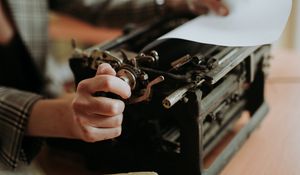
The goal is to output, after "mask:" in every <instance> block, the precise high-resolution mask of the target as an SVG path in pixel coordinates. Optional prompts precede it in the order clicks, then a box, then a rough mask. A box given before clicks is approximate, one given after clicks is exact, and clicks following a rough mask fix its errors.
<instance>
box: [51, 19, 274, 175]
mask: <svg viewBox="0 0 300 175" xmlns="http://www.w3.org/2000/svg"><path fill="white" fill-rule="evenodd" d="M162 24H164V23H156V24H155V25H151V26H150V27H149V26H148V27H145V28H142V29H140V30H138V32H133V33H130V34H128V35H126V36H124V37H121V38H118V39H116V40H114V41H112V42H110V43H108V44H106V45H102V46H95V47H97V48H99V49H102V50H119V49H123V48H125V49H128V50H131V51H134V52H139V50H141V49H142V48H143V46H145V45H146V44H147V42H149V40H150V41H152V40H153V39H155V38H157V37H158V36H159V35H161V33H157V31H160V30H157V29H161V28H164V29H166V30H163V32H162V33H165V32H167V31H168V30H169V29H171V28H172V27H173V26H172V27H171V28H168V27H167V26H165V27H164V26H162ZM149 29H151V30H149ZM151 31H156V32H154V34H151ZM148 36H150V38H149V37H148ZM145 38H146V40H145ZM95 47H93V48H95ZM174 47H176V49H174ZM211 47H214V46H211V45H204V44H197V43H190V42H187V41H178V40H170V41H166V42H164V43H160V44H159V45H157V46H155V47H154V48H152V49H155V50H157V51H158V53H159V54H160V57H161V58H162V59H161V60H160V63H159V65H157V66H158V70H160V71H165V69H166V66H165V65H167V64H168V63H169V62H170V61H172V59H174V58H178V57H179V56H182V55H184V54H187V53H188V54H192V55H193V54H196V53H198V52H199V50H204V51H205V50H207V49H208V48H211ZM269 48H270V47H269V46H260V47H249V48H232V49H237V52H236V54H235V55H233V57H234V58H236V59H233V60H229V61H228V63H227V62H226V60H225V63H224V64H221V65H219V66H218V67H216V68H214V69H213V70H215V71H208V72H207V74H206V75H205V76H204V78H205V79H206V81H207V83H206V84H204V85H203V86H201V87H199V88H195V89H193V90H189V91H188V92H187V94H186V99H188V100H187V101H183V100H182V101H179V102H178V103H177V104H175V105H174V106H173V107H172V108H170V109H165V108H164V107H163V106H162V104H161V101H162V99H163V97H164V96H165V92H168V91H169V90H170V89H176V88H177V87H178V86H179V85H181V83H177V84H176V82H172V81H171V80H168V79H167V80H166V83H165V84H162V85H158V86H156V87H155V88H154V89H153V96H152V98H151V100H150V101H148V102H142V103H137V104H130V105H127V106H126V110H125V112H124V123H123V133H122V136H121V137H119V138H117V139H114V140H109V141H103V142H98V143H93V144H89V143H84V142H79V141H74V140H69V141H68V140H64V141H63V142H60V143H59V144H57V143H58V142H57V141H55V143H53V142H52V145H56V146H57V145H59V147H61V148H62V147H64V148H67V149H68V150H71V151H73V152H80V153H81V154H83V155H84V156H85V158H86V162H87V166H88V167H89V168H90V169H95V170H98V171H99V170H101V171H102V172H104V173H117V172H130V171H156V172H158V173H159V174H160V175H164V174H166V175H169V174H172V175H176V174H178V175H182V174H187V175H203V174H216V173H218V172H219V171H220V170H221V169H222V167H223V166H224V165H225V164H226V162H227V161H228V159H229V158H230V157H231V156H232V155H233V154H234V152H236V150H237V148H238V147H239V146H240V145H241V144H242V143H243V141H244V140H245V139H246V138H247V136H248V135H249V134H250V133H251V132H252V130H253V129H254V128H255V126H257V125H258V124H259V122H260V121H261V120H262V118H263V117H264V116H265V114H266V112H267V107H266V105H265V101H264V82H265V75H264V72H263V65H264V64H263V63H264V61H265V60H266V57H267V56H268V53H269ZM221 49H222V48H221ZM81 61H82V60H81V59H78V58H72V59H71V62H70V65H71V68H72V70H73V72H74V75H75V78H76V82H77V83H78V82H79V81H80V80H82V79H85V78H88V77H91V76H93V75H94V73H95V71H94V70H92V69H89V68H86V67H85V68H83V67H82V66H81V64H82V62H81ZM228 65H231V67H230V68H228ZM151 76H154V75H151V74H150V77H151ZM155 76H156V75H155ZM245 110H248V111H250V114H251V120H250V122H249V123H248V125H246V126H245V127H244V128H243V129H242V130H241V131H240V133H239V134H238V135H237V136H236V137H235V138H234V139H233V140H232V142H231V143H230V144H229V145H228V146H227V147H226V148H225V149H224V151H223V153H222V154H221V155H220V156H219V157H218V158H217V159H216V160H215V162H214V163H213V164H212V166H211V167H210V168H209V169H204V168H203V160H204V157H205V156H206V155H207V154H208V153H209V152H210V151H211V150H212V149H213V148H214V146H215V145H216V144H217V143H218V142H219V141H220V140H221V139H222V138H223V137H224V135H226V133H227V132H228V131H229V130H230V129H231V128H232V125H233V124H234V122H235V121H236V120H238V119H239V118H240V116H241V113H242V112H243V111H245ZM172 138H176V139H175V140H174V139H173V140H172Z"/></svg>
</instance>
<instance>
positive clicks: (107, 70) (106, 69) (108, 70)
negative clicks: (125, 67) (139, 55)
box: [96, 63, 116, 76]
mask: <svg viewBox="0 0 300 175" xmlns="http://www.w3.org/2000/svg"><path fill="white" fill-rule="evenodd" d="M100 74H108V75H112V76H116V71H115V70H114V69H113V68H112V67H111V65H110V64H108V63H103V64H100V65H99V66H98V69H97V73H96V75H100Z"/></svg>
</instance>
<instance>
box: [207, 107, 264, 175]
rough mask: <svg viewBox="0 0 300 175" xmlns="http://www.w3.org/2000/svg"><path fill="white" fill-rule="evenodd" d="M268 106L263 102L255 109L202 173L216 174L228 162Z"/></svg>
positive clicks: (262, 116) (257, 123) (262, 117)
mask: <svg viewBox="0 0 300 175" xmlns="http://www.w3.org/2000/svg"><path fill="white" fill-rule="evenodd" d="M268 111H269V108H268V105H267V104H266V102H264V103H263V104H262V105H261V106H260V107H259V108H258V109H257V111H256V112H255V113H254V114H253V115H252V116H251V119H250V120H249V121H248V122H247V124H246V125H245V126H244V127H243V128H242V129H241V130H240V131H239V132H238V133H237V134H236V135H235V136H234V138H233V139H232V140H231V142H230V143H229V144H228V145H227V146H226V148H224V150H223V151H222V153H221V154H220V155H218V157H217V158H216V159H215V160H214V162H213V163H212V164H211V166H210V167H209V168H208V169H205V170H204V172H202V175H214V174H218V173H219V172H220V171H221V170H222V169H223V168H224V167H225V165H226V164H227V163H228V161H229V160H230V158H231V157H232V156H233V155H234V154H235V153H236V152H237V151H238V150H239V148H240V147H241V146H242V144H243V143H244V142H245V141H246V139H247V138H248V137H249V136H250V135H251V133H252V132H253V131H254V130H255V128H257V127H258V126H259V124H260V122H261V121H262V120H263V119H264V118H265V116H266V114H267V113H268Z"/></svg>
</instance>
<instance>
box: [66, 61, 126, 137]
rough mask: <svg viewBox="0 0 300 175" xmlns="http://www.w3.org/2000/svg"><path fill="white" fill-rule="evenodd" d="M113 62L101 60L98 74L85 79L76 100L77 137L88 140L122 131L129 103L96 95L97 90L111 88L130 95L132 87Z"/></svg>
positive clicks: (75, 120)
mask: <svg viewBox="0 0 300 175" xmlns="http://www.w3.org/2000/svg"><path fill="white" fill-rule="evenodd" d="M115 75H116V72H115V71H114V69H113V68H112V67H111V66H110V65H109V64H101V65H100V66H99V67H98V70H97V73H96V76H95V77H93V78H90V79H86V80H83V81H81V82H80V83H79V84H78V87H77V93H76V94H77V95H76V96H75V98H74V100H73V102H72V109H73V113H74V129H73V131H74V132H73V133H74V137H75V138H79V139H82V140H84V141H87V142H95V141H100V140H105V139H111V138H114V137H117V136H119V135H120V134H121V129H122V128H121V124H122V119H123V114H122V113H123V111H124V108H125V104H124V102H123V101H121V100H119V99H111V98H107V97H94V96H93V95H92V94H94V93H95V92H99V91H101V92H111V93H114V94H117V95H119V96H121V97H122V98H124V99H127V98H129V97H130V95H131V91H130V87H129V85H128V84H127V83H125V82H124V81H123V80H121V79H119V78H118V77H116V76H115Z"/></svg>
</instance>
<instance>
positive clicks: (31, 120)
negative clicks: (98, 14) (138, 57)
mask: <svg viewBox="0 0 300 175" xmlns="http://www.w3.org/2000/svg"><path fill="white" fill-rule="evenodd" d="M97 91H104V92H112V93H115V94H118V95H120V96H121V97H122V98H128V97H129V96H130V87H129V86H128V85H127V84H126V83H125V82H124V81H122V80H121V79H119V78H117V77H115V71H114V70H113V69H112V68H111V67H110V66H109V65H108V64H102V65H100V66H99V69H98V71H97V74H96V76H95V77H93V78H90V79H86V80H84V81H82V82H80V83H79V86H78V89H77V92H76V94H71V95H67V96H65V97H63V98H59V99H42V97H41V96H39V95H36V94H33V93H28V92H24V91H19V90H15V89H11V88H5V87H0V160H1V163H2V165H5V166H6V167H10V168H16V167H17V166H18V165H19V163H20V162H25V163H29V162H30V161H31V160H32V159H33V158H34V156H35V155H36V154H37V153H38V151H39V148H40V146H41V139H39V137H62V138H73V139H80V140H84V141H87V142H95V141H99V140H104V139H110V138H114V137H117V136H118V135H120V134H121V123H122V119H123V116H122V112H123V110H124V106H125V105H124V103H123V102H122V101H121V100H116V99H110V98H106V97H94V96H92V94H93V93H94V92H97ZM32 136H34V137H32ZM36 136H37V137H36ZM0 167H1V164H0Z"/></svg>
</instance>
